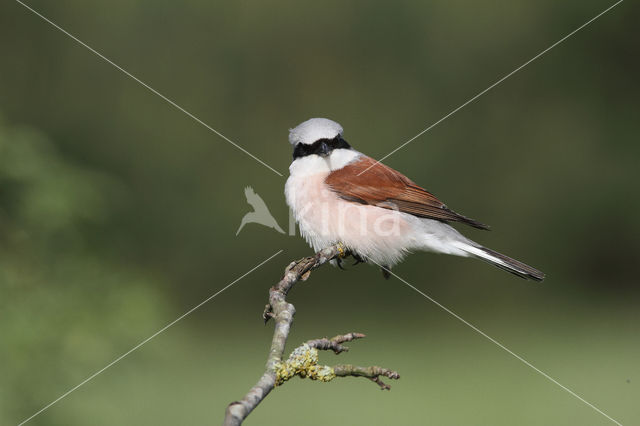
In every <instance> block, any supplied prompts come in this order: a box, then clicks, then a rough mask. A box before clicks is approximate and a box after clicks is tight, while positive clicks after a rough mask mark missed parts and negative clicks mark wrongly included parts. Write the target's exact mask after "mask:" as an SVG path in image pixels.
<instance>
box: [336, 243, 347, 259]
mask: <svg viewBox="0 0 640 426" xmlns="http://www.w3.org/2000/svg"><path fill="white" fill-rule="evenodd" d="M336 245H337V248H338V259H344V258H345V257H347V256H349V250H347V248H346V247H345V245H344V244H342V243H338V244H336ZM339 263H340V262H338V264H339Z"/></svg>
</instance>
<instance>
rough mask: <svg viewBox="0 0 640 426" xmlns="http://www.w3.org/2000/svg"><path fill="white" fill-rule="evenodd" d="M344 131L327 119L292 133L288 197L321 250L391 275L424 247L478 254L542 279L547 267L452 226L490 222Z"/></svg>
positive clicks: (306, 123) (515, 271) (306, 235)
mask: <svg viewBox="0 0 640 426" xmlns="http://www.w3.org/2000/svg"><path fill="white" fill-rule="evenodd" d="M343 135H344V131H343V128H342V126H341V125H340V124H339V123H337V122H335V121H332V120H329V119H327V118H311V119H309V120H307V121H304V122H303V123H301V124H299V125H298V126H296V127H294V128H293V129H290V130H289V142H290V143H291V145H292V147H293V161H292V163H291V165H290V167H289V177H288V178H287V181H286V183H285V198H286V202H287V204H288V206H289V207H290V209H291V211H292V213H293V217H294V218H295V220H296V222H297V224H298V227H299V229H300V234H301V235H302V236H303V237H304V238H305V240H306V241H307V242H308V243H309V245H310V246H311V247H312V248H313V249H314V250H315V251H316V252H317V251H319V250H322V249H324V248H326V247H329V246H331V245H334V244H341V245H342V246H343V247H344V248H345V251H346V252H347V253H349V254H351V255H353V257H354V258H355V259H356V262H367V263H370V264H376V265H378V266H379V267H380V268H381V269H382V271H383V274H384V275H385V278H388V276H389V271H390V269H391V268H392V267H393V266H395V265H397V264H398V263H399V262H401V261H402V260H403V259H404V258H405V257H406V256H407V255H408V254H410V253H413V252H416V251H425V252H435V253H443V254H449V255H454V256H461V257H471V258H477V259H480V260H483V261H485V262H487V263H489V264H491V265H494V266H496V267H498V268H501V269H503V270H505V271H507V272H510V273H512V274H514V275H517V276H518V277H521V278H525V279H530V280H534V281H542V280H543V279H544V277H545V274H544V273H542V272H541V271H539V270H537V269H535V268H533V267H531V266H529V265H526V264H524V263H522V262H520V261H518V260H515V259H512V258H510V257H508V256H505V255H504V254H501V253H498V252H497V251H494V250H491V249H489V248H486V247H483V246H482V245H480V244H478V243H476V242H475V241H472V240H471V239H469V238H467V237H465V236H464V235H462V234H461V233H460V232H459V231H458V230H457V229H455V228H454V227H453V226H451V225H452V224H461V225H468V226H471V227H473V228H478V229H485V230H486V229H489V227H488V226H487V225H485V224H483V223H481V222H478V221H476V220H474V219H471V218H469V217H466V216H463V215H461V214H458V213H456V212H454V211H453V210H451V209H449V208H448V207H447V206H446V205H445V204H444V203H443V202H442V201H440V200H439V199H438V198H436V196H435V195H433V194H432V193H430V192H428V191H427V190H426V189H424V188H422V187H421V186H419V185H418V184H416V183H415V182H413V181H412V180H411V179H409V178H408V177H406V176H405V175H403V174H402V173H400V172H398V171H396V170H394V169H392V168H391V167H388V166H386V165H384V164H382V163H381V162H379V161H376V160H374V159H373V158H371V157H369V156H367V155H365V154H363V153H361V152H359V151H357V150H355V149H354V148H352V147H351V145H350V144H349V143H348V142H347V141H346V140H345V139H344V137H343ZM338 266H340V262H338Z"/></svg>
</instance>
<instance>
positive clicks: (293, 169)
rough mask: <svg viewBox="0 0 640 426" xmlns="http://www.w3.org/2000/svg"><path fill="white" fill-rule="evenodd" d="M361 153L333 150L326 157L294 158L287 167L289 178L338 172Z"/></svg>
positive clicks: (348, 150)
mask: <svg viewBox="0 0 640 426" xmlns="http://www.w3.org/2000/svg"><path fill="white" fill-rule="evenodd" d="M361 155H362V153H360V152H358V151H356V150H354V149H334V150H333V151H331V154H329V155H328V156H326V157H321V156H319V155H315V154H312V155H307V156H305V157H300V158H296V159H295V160H293V162H292V163H291V165H290V166H289V173H290V174H291V176H296V177H297V176H307V175H314V174H317V173H327V174H328V173H330V172H332V171H334V170H339V169H341V168H343V167H344V166H346V165H347V164H349V163H351V162H352V161H354V160H355V159H356V158H358V157H360V156H361Z"/></svg>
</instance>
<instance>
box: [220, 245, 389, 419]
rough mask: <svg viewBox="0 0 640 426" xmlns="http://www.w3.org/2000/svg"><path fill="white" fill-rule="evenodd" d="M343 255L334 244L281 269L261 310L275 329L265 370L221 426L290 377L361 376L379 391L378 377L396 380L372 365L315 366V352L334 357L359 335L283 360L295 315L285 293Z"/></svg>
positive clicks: (323, 342)
mask: <svg viewBox="0 0 640 426" xmlns="http://www.w3.org/2000/svg"><path fill="white" fill-rule="evenodd" d="M346 256H348V253H347V252H346V250H345V249H344V247H343V246H342V244H336V245H333V246H331V247H327V248H326V249H324V250H321V251H319V252H318V253H317V254H316V255H315V256H310V257H305V258H303V259H300V260H298V261H295V262H291V263H290V264H289V266H287V268H286V269H285V272H284V276H283V277H282V279H281V280H280V281H279V282H278V283H277V284H276V285H275V286H273V287H271V288H270V289H269V303H268V304H267V306H266V307H265V310H264V313H263V319H264V321H265V322H267V321H269V319H271V318H273V320H274V322H275V329H274V332H273V339H272V341H271V349H270V351H269V356H268V358H267V365H266V369H265V372H264V374H263V375H262V377H261V378H260V380H258V383H256V385H255V386H253V387H252V388H251V389H250V390H249V392H248V393H247V394H246V395H245V396H244V398H242V399H241V400H240V401H235V402H232V403H231V404H229V405H228V406H227V410H226V414H225V419H224V423H223V425H224V426H237V425H240V424H242V422H243V421H244V419H246V418H247V416H248V415H249V414H250V413H251V411H253V409H254V408H256V407H257V406H258V404H260V402H262V400H264V398H265V397H266V396H267V395H268V394H269V392H271V390H273V388H274V387H275V386H277V385H279V384H282V383H284V382H285V381H286V380H288V379H289V378H290V377H293V376H294V375H299V376H301V377H308V378H311V379H313V380H321V381H329V380H332V379H333V378H334V377H345V376H362V377H367V378H369V379H370V380H372V381H373V382H375V383H376V384H378V386H380V387H381V389H389V386H388V385H386V384H384V383H383V382H382V381H381V380H380V376H385V377H388V378H390V379H398V378H399V377H400V376H399V374H398V373H397V372H395V371H392V370H388V369H386V368H381V367H375V366H374V367H357V366H353V365H337V366H335V367H328V366H320V365H318V350H332V351H333V352H335V353H336V354H339V353H341V352H344V351H347V350H348V348H347V347H345V346H343V345H342V344H343V343H345V342H350V341H352V340H355V339H360V338H363V337H365V336H364V334H361V333H348V334H344V335H339V336H335V337H333V338H331V339H327V338H322V339H315V340H309V341H308V342H306V343H304V344H303V345H301V346H299V347H298V348H296V349H295V350H294V351H293V352H292V353H291V355H290V356H289V359H287V360H286V361H283V355H284V350H285V345H286V343H287V337H288V336H289V331H290V328H291V324H292V323H293V316H294V315H295V312H296V310H295V307H294V306H293V305H292V304H291V303H288V302H287V301H286V296H287V294H288V293H289V291H290V290H291V288H292V287H293V286H294V284H295V283H297V282H298V281H305V280H306V279H307V278H309V275H310V274H311V271H312V270H314V269H316V268H318V267H319V266H322V265H324V264H325V263H327V262H329V261H331V260H333V259H342V258H344V257H346Z"/></svg>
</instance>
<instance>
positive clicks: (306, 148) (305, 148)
mask: <svg viewBox="0 0 640 426" xmlns="http://www.w3.org/2000/svg"><path fill="white" fill-rule="evenodd" d="M338 148H344V149H350V148H351V145H349V144H348V143H347V141H345V140H344V139H342V136H340V135H338V136H336V137H335V138H333V139H318V140H317V141H315V142H314V143H312V144H311V145H307V144H304V143H299V144H297V145H296V147H295V148H294V149H293V159H294V160H295V159H296V158H300V157H306V156H307V155H311V154H316V155H320V156H326V155H328V154H330V153H331V151H333V150H334V149H338Z"/></svg>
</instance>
